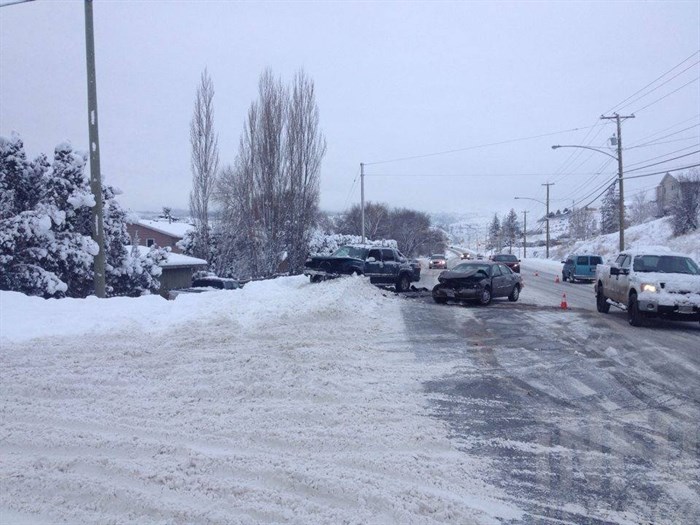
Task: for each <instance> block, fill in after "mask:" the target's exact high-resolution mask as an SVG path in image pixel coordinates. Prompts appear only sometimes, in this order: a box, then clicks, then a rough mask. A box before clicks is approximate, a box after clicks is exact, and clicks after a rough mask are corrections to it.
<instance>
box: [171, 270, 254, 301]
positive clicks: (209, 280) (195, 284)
mask: <svg viewBox="0 0 700 525" xmlns="http://www.w3.org/2000/svg"><path fill="white" fill-rule="evenodd" d="M243 284H244V283H242V282H241V281H239V280H237V279H230V278H228V277H218V276H216V275H211V274H210V275H206V276H203V277H197V278H195V279H192V286H190V287H189V288H176V289H174V290H170V291H169V292H168V299H171V300H172V299H175V298H176V297H177V296H178V295H181V294H189V293H203V292H212V291H215V290H237V289H238V288H242V287H243Z"/></svg>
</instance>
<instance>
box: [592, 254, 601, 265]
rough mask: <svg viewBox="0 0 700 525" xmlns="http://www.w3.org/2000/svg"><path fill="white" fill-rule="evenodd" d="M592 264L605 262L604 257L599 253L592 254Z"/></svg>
mask: <svg viewBox="0 0 700 525" xmlns="http://www.w3.org/2000/svg"><path fill="white" fill-rule="evenodd" d="M591 264H592V265H593V264H603V258H602V257H599V256H598V255H593V256H591Z"/></svg>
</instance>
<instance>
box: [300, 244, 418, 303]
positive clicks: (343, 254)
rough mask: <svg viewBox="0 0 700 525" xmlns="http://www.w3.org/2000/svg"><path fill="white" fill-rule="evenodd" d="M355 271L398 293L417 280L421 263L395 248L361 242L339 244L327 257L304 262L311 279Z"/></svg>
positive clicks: (316, 257) (318, 256) (331, 276)
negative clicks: (392, 288) (389, 286)
mask: <svg viewBox="0 0 700 525" xmlns="http://www.w3.org/2000/svg"><path fill="white" fill-rule="evenodd" d="M354 273H356V274H358V275H366V276H367V277H369V281H370V282H371V283H372V284H376V285H379V286H388V285H393V286H394V287H395V288H396V291H397V292H405V291H407V290H408V289H409V288H410V287H411V283H412V282H416V281H419V280H420V263H419V262H418V261H409V260H408V259H407V258H406V257H404V255H403V254H402V253H401V252H399V251H398V250H396V249H394V248H389V247H386V246H371V245H361V244H360V245H347V246H341V247H340V248H338V249H337V250H336V251H335V252H334V253H333V254H332V255H330V256H322V255H314V256H311V257H309V258H308V259H307V260H306V263H305V265H304V275H308V276H309V277H310V279H311V282H319V281H322V280H324V279H330V278H334V277H339V276H341V275H352V274H354Z"/></svg>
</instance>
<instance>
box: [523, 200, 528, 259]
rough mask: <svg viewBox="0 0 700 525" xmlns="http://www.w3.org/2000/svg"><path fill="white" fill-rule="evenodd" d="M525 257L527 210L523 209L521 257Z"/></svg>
mask: <svg viewBox="0 0 700 525" xmlns="http://www.w3.org/2000/svg"><path fill="white" fill-rule="evenodd" d="M525 257H527V210H523V259H524V258H525Z"/></svg>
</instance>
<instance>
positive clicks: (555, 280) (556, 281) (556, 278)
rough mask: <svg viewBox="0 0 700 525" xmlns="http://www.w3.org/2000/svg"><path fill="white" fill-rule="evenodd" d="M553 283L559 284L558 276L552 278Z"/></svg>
mask: <svg viewBox="0 0 700 525" xmlns="http://www.w3.org/2000/svg"><path fill="white" fill-rule="evenodd" d="M554 282H555V283H558V282H559V276H558V275H557V276H556V277H555V278H554Z"/></svg>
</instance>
